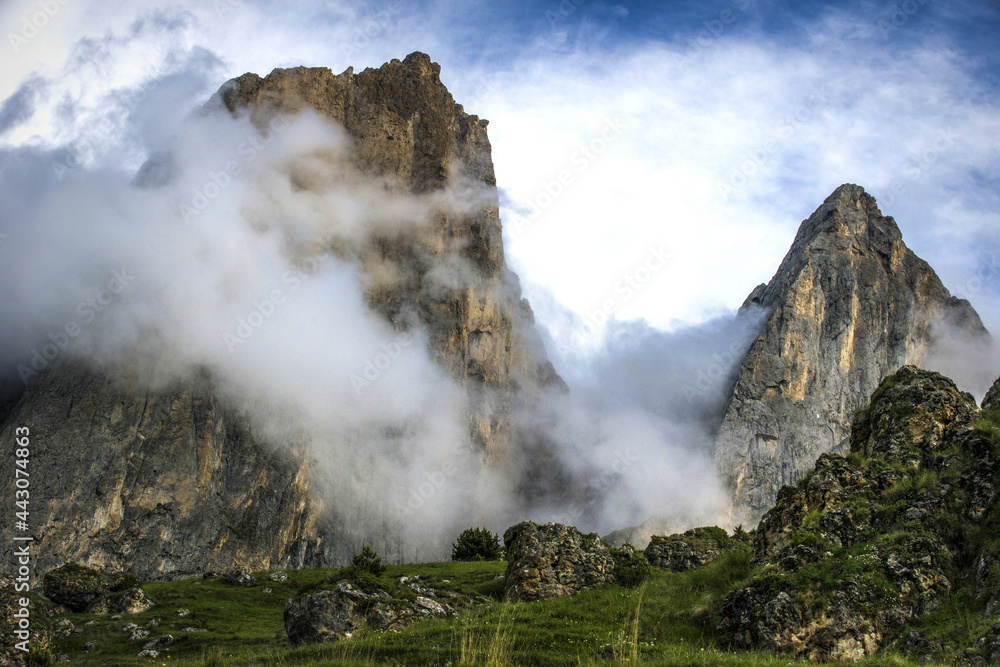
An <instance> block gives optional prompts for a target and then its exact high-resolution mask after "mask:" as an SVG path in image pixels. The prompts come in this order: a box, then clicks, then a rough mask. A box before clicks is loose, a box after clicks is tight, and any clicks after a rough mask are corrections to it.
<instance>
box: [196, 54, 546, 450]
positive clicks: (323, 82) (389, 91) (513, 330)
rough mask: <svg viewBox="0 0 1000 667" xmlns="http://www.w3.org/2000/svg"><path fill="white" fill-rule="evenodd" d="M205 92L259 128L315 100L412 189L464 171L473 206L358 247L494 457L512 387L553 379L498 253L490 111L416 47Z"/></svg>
mask: <svg viewBox="0 0 1000 667" xmlns="http://www.w3.org/2000/svg"><path fill="white" fill-rule="evenodd" d="M213 102H214V103H215V104H218V103H219V102H221V103H222V104H223V105H224V106H225V108H226V109H228V110H229V111H230V112H231V113H233V114H238V113H241V112H242V111H244V110H249V112H250V115H251V119H252V120H253V121H254V123H255V124H257V125H258V126H260V127H261V128H265V127H266V126H267V124H268V123H269V122H270V120H271V119H272V118H273V117H274V116H276V115H283V114H294V113H296V112H299V111H301V110H303V109H312V110H315V111H318V112H319V113H320V114H322V115H323V116H326V117H328V118H330V119H332V120H334V121H336V122H337V123H338V124H340V125H342V126H343V127H344V128H345V129H346V130H347V132H348V134H349V135H350V137H351V140H352V141H353V148H352V154H353V161H354V163H355V164H356V165H357V166H358V167H360V168H361V170H362V171H364V172H365V173H369V174H374V175H377V176H378V177H381V178H389V179H391V182H395V183H399V184H403V185H404V187H406V188H408V189H409V190H410V191H411V192H413V193H418V194H419V193H426V192H431V191H434V190H440V189H443V188H445V187H447V186H449V185H454V184H455V183H456V182H458V181H464V182H466V183H467V184H468V185H469V186H470V187H469V188H467V189H469V190H470V196H475V197H483V198H484V199H485V201H483V202H482V205H480V206H477V207H476V210H474V211H472V212H469V213H462V214H457V215H456V214H454V213H449V212H446V211H441V212H440V213H439V214H438V215H437V216H436V220H435V224H434V227H433V229H431V230H425V231H426V232H427V233H423V234H421V235H420V236H413V235H403V236H395V237H391V236H383V237H378V238H375V239H373V241H372V243H371V244H370V245H369V246H368V247H364V248H360V249H357V250H356V252H357V254H358V256H357V259H358V261H360V263H361V265H362V267H363V268H364V270H365V275H366V277H367V281H368V284H367V297H368V300H369V303H370V304H371V306H372V307H373V308H375V309H376V310H378V311H380V312H382V313H383V314H384V315H385V316H386V317H387V318H388V319H389V320H390V321H393V322H395V323H398V324H402V321H401V320H400V317H399V316H400V315H401V313H402V312H403V311H405V310H406V309H407V308H410V307H416V309H417V313H418V315H419V318H420V320H421V321H422V322H423V323H424V324H426V325H427V326H428V330H429V331H430V333H431V337H432V339H431V347H432V349H433V351H434V353H435V354H436V356H437V357H438V359H439V360H440V362H441V363H442V364H443V365H444V367H445V368H446V369H447V370H448V372H449V374H450V375H451V376H452V377H453V378H455V379H456V380H458V381H460V382H463V383H465V384H466V385H467V387H468V388H469V391H470V395H471V397H472V399H473V402H474V404H475V406H476V407H475V409H474V410H475V411H474V414H473V415H472V422H471V423H472V432H473V437H474V439H475V440H476V441H477V442H479V443H480V444H481V445H482V446H483V447H484V448H485V450H486V451H487V452H488V453H489V454H490V455H491V456H493V457H497V456H500V455H501V454H502V453H503V452H505V451H506V450H507V448H508V444H509V442H510V438H511V424H510V414H511V409H512V407H513V400H514V399H513V394H512V392H513V391H514V390H516V389H521V388H528V387H529V386H532V385H534V386H538V385H546V384H555V385H559V384H561V380H560V379H559V378H558V376H557V375H556V374H555V371H554V369H553V368H552V366H551V364H549V363H548V361H547V359H546V358H545V354H544V350H543V348H542V345H541V343H540V341H539V339H538V338H537V335H536V334H535V332H534V329H533V324H534V318H533V315H532V313H531V308H530V306H529V305H528V303H527V301H524V300H522V299H521V295H520V287H519V285H518V282H517V277H516V276H515V275H514V274H513V273H511V272H510V271H509V270H508V269H507V267H506V265H505V263H504V254H503V242H502V238H501V227H500V209H499V200H498V198H497V193H496V176H495V174H494V171H493V160H492V158H491V148H490V142H489V138H488V137H487V134H486V126H487V121H485V120H481V119H480V118H478V117H477V116H472V115H469V114H467V113H465V111H464V109H463V108H462V106H461V105H459V104H456V103H455V100H454V99H453V98H452V96H451V94H450V93H449V92H448V90H447V89H446V88H445V87H444V85H443V84H442V83H441V79H440V66H439V65H437V64H436V63H433V62H431V60H430V58H429V57H428V56H426V55H425V54H422V53H414V54H411V55H410V56H408V57H407V58H406V59H405V60H403V61H398V60H393V61H392V62H390V63H387V64H386V65H384V66H383V67H381V68H380V69H377V70H375V69H367V70H365V71H364V72H361V73H360V74H354V72H353V69H348V70H347V71H345V72H344V73H342V74H339V75H334V74H333V73H332V72H331V71H330V70H329V69H326V68H305V67H297V68H294V69H276V70H274V71H273V72H271V73H270V74H269V75H268V76H267V77H265V78H261V77H260V76H258V75H256V74H244V75H243V76H241V77H239V78H237V79H234V80H232V81H230V82H229V83H228V84H226V85H225V86H223V87H222V89H221V90H220V91H219V95H218V96H217V98H216V99H215V100H213ZM211 106H212V105H211V104H210V107H211ZM306 187H308V186H306ZM329 250H330V251H331V252H337V251H338V248H337V247H336V246H331V247H330V248H329ZM386 263H389V264H391V265H392V267H393V270H392V271H391V276H390V277H387V275H386V274H387V272H386V271H384V270H380V268H381V267H382V266H383V265H384V264H386ZM442 267H450V268H453V269H455V271H456V272H457V273H459V274H461V275H462V276H463V277H464V280H463V282H462V284H461V285H459V286H455V285H442V284H441V282H440V281H438V280H436V279H435V278H434V275H435V271H439V270H440V269H441V268H442Z"/></svg>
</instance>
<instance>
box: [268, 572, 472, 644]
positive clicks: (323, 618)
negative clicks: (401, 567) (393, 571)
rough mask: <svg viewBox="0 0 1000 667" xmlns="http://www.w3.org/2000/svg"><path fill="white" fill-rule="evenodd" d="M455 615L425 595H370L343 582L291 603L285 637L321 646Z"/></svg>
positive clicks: (286, 607) (452, 611)
mask: <svg viewBox="0 0 1000 667" xmlns="http://www.w3.org/2000/svg"><path fill="white" fill-rule="evenodd" d="M425 592H427V593H429V594H430V595H434V594H435V592H434V591H433V590H431V591H425ZM454 615H455V610H454V609H452V608H451V606H449V605H447V604H443V603H441V602H437V601H435V600H432V599H430V598H428V597H425V596H424V595H417V596H413V599H404V598H397V597H393V596H392V595H390V594H389V593H387V592H386V591H384V590H381V589H379V590H375V591H373V592H371V593H366V592H365V591H362V590H361V589H359V588H357V587H356V586H354V585H353V584H351V583H350V582H349V581H347V580H343V581H339V582H337V584H336V585H335V586H334V587H333V588H331V589H328V590H321V591H319V592H317V593H312V594H309V595H304V596H302V597H301V598H298V599H295V600H289V601H288V603H287V604H286V605H285V633H286V634H287V635H288V638H289V640H291V642H292V643H293V644H296V645H303V644H318V643H323V642H333V641H338V640H341V639H346V638H348V637H350V636H351V635H352V634H353V633H354V632H356V631H357V630H359V629H361V628H363V627H367V628H369V629H372V630H377V631H387V630H398V629H400V628H402V627H404V626H405V625H406V624H407V623H409V622H411V621H414V620H419V619H425V618H446V617H448V616H454Z"/></svg>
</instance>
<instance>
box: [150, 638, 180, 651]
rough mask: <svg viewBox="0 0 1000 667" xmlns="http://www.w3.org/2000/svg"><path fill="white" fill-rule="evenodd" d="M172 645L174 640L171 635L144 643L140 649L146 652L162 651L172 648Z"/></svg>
mask: <svg viewBox="0 0 1000 667" xmlns="http://www.w3.org/2000/svg"><path fill="white" fill-rule="evenodd" d="M173 643H174V638H173V636H172V635H163V636H161V637H157V638H156V639H154V640H152V641H150V642H146V644H145V645H144V646H143V647H142V648H143V649H144V650H146V651H162V650H163V649H165V648H168V647H170V646H172V645H173Z"/></svg>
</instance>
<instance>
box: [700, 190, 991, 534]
mask: <svg viewBox="0 0 1000 667" xmlns="http://www.w3.org/2000/svg"><path fill="white" fill-rule="evenodd" d="M751 304H756V305H758V306H760V307H762V308H764V309H766V310H767V311H769V316H768V318H767V320H766V321H765V323H764V326H763V328H762V330H761V333H760V335H759V336H758V338H757V340H756V341H754V343H753V345H752V346H751V348H750V351H749V352H748V353H747V355H746V357H745V358H744V359H743V362H742V364H741V366H740V369H739V374H738V377H737V380H736V382H735V385H734V387H733V390H732V397H731V399H730V403H729V407H728V408H727V411H726V414H725V418H724V420H723V423H722V426H721V428H720V430H719V434H718V437H717V441H716V465H717V467H718V470H719V472H720V473H721V474H722V476H723V479H724V480H725V481H726V482H727V483H728V485H729V487H730V488H731V489H732V491H733V514H734V521H735V522H737V523H746V524H753V523H756V521H757V520H758V519H759V518H760V516H761V515H762V514H763V513H764V512H765V511H766V510H767V509H768V508H770V506H771V505H772V504H773V503H774V499H775V496H776V494H777V492H778V490H779V489H780V488H781V487H782V486H784V485H785V484H794V483H795V482H796V481H798V479H799V478H801V477H802V475H803V474H804V473H805V472H806V471H807V470H809V469H810V468H811V467H812V466H813V464H814V463H815V462H816V458H817V457H818V456H819V455H820V454H823V453H824V452H843V451H844V450H845V449H846V438H847V435H848V434H849V432H850V428H851V418H852V415H853V414H854V412H855V411H856V410H858V409H860V408H861V407H863V406H864V405H865V404H866V402H867V400H868V396H870V395H871V392H872V391H874V390H875V388H876V387H877V386H878V384H879V382H880V381H881V380H882V379H883V378H884V377H886V376H887V375H889V374H890V373H892V372H894V371H895V370H896V369H898V368H899V367H900V366H902V365H904V364H917V365H919V364H921V362H922V361H923V360H924V358H925V357H926V356H927V355H928V353H929V352H930V350H931V346H932V343H933V340H934V330H935V327H936V326H937V325H940V324H944V323H946V324H948V325H950V326H951V327H954V328H958V329H959V330H962V331H966V332H969V334H970V336H971V337H974V338H975V337H984V336H988V334H987V332H986V329H985V328H984V327H983V324H982V321H981V320H980V319H979V316H978V315H977V314H976V312H975V310H973V308H972V306H971V305H970V304H969V303H968V302H967V301H965V300H961V299H956V298H954V297H952V296H951V294H950V293H949V292H948V290H947V289H945V287H944V285H943V284H942V283H941V280H940V279H939V278H938V276H937V274H935V273H934V270H933V269H932V268H931V267H930V266H929V265H928V264H927V263H926V262H924V261H923V260H921V259H920V258H919V257H917V256H916V255H914V254H913V252H911V251H910V250H909V249H908V248H907V247H906V245H905V244H904V243H903V239H902V235H901V234H900V231H899V228H898V227H897V226H896V223H895V221H894V220H893V219H892V218H891V217H884V216H883V215H882V214H881V213H880V211H879V209H878V206H877V204H876V202H875V200H874V199H873V198H872V197H871V196H870V195H869V194H867V193H866V192H865V191H864V190H863V189H862V188H860V187H858V186H856V185H843V186H841V187H839V188H837V190H836V191H835V192H834V193H833V194H832V195H830V197H828V198H827V200H826V201H825V202H824V203H823V205H822V206H820V207H819V208H818V209H817V210H816V212H815V213H813V214H812V216H810V217H809V219H808V220H806V221H804V222H803V223H802V225H801V227H800V228H799V232H798V235H797V236H796V238H795V242H794V243H793V244H792V247H791V249H790V250H789V251H788V254H787V255H786V256H785V259H784V260H783V261H782V263H781V267H780V268H779V269H778V272H777V273H776V274H775V276H774V278H772V279H771V281H770V282H769V283H768V284H767V285H760V286H759V287H757V288H756V289H754V291H753V292H752V293H751V295H750V297H749V298H748V299H747V302H746V303H745V304H744V307H748V306H750V305H751Z"/></svg>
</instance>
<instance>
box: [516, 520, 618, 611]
mask: <svg viewBox="0 0 1000 667" xmlns="http://www.w3.org/2000/svg"><path fill="white" fill-rule="evenodd" d="M503 541H504V545H505V546H506V548H507V572H506V575H505V584H506V588H507V598H508V599H509V600H511V601H512V602H534V601H536V600H547V599H550V598H557V597H565V596H568V595H573V594H574V593H578V592H580V591H585V590H590V589H592V588H594V587H596V586H600V585H601V584H606V583H611V582H612V581H614V575H613V572H614V567H615V562H614V558H613V556H612V554H611V548H610V547H609V546H608V545H606V544H604V542H602V541H601V538H600V537H598V535H597V533H591V534H589V535H584V534H583V533H581V532H580V531H579V530H577V529H576V528H574V527H573V526H566V525H563V524H561V523H547V524H545V525H542V526H540V525H538V524H536V523H533V522H531V521H525V522H523V523H519V524H517V525H516V526H511V527H510V528H508V529H507V531H506V532H505V533H504V535H503Z"/></svg>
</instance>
